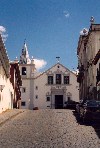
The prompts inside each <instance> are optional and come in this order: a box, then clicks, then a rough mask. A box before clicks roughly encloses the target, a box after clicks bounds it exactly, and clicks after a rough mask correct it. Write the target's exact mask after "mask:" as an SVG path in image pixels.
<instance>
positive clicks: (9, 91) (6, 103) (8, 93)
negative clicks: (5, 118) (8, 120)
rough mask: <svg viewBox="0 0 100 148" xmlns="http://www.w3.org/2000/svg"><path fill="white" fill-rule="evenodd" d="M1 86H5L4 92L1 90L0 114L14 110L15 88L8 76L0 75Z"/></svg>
mask: <svg viewBox="0 0 100 148" xmlns="http://www.w3.org/2000/svg"><path fill="white" fill-rule="evenodd" d="M0 85H4V88H3V90H2V91H1V90H0V113H1V112H3V111H5V110H7V109H12V108H13V95H14V90H13V86H12V84H11V82H10V80H9V79H8V78H6V76H4V75H3V76H2V75H1V74H0Z"/></svg>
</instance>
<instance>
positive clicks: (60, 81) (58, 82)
mask: <svg viewBox="0 0 100 148" xmlns="http://www.w3.org/2000/svg"><path fill="white" fill-rule="evenodd" d="M57 76H60V80H58V79H59V78H57ZM56 84H58V85H60V84H62V75H61V74H56Z"/></svg>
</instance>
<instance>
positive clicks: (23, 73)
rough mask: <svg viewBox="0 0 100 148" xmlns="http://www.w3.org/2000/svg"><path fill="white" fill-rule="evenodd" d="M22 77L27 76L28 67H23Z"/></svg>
mask: <svg viewBox="0 0 100 148" xmlns="http://www.w3.org/2000/svg"><path fill="white" fill-rule="evenodd" d="M22 75H26V67H22Z"/></svg>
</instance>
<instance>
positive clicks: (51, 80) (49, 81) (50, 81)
mask: <svg viewBox="0 0 100 148" xmlns="http://www.w3.org/2000/svg"><path fill="white" fill-rule="evenodd" d="M50 77H52V79H50V80H49V78H50ZM52 84H53V75H48V85H52Z"/></svg>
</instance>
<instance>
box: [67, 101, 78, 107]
mask: <svg viewBox="0 0 100 148" xmlns="http://www.w3.org/2000/svg"><path fill="white" fill-rule="evenodd" d="M76 104H78V102H76V101H73V100H70V101H67V102H65V108H66V109H75V108H76Z"/></svg>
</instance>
